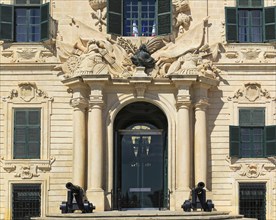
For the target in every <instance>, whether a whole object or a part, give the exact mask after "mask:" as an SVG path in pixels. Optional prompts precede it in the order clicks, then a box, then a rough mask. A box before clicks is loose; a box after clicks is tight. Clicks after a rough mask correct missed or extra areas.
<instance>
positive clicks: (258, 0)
mask: <svg viewBox="0 0 276 220" xmlns="http://www.w3.org/2000/svg"><path fill="white" fill-rule="evenodd" d="M262 6H263V0H238V7H240V8H245V7H246V8H252V7H262Z"/></svg>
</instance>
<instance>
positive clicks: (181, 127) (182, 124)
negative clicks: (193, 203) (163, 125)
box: [172, 77, 196, 210]
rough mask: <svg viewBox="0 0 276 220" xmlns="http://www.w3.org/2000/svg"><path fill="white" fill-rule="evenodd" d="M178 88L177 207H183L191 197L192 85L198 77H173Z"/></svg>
mask: <svg viewBox="0 0 276 220" xmlns="http://www.w3.org/2000/svg"><path fill="white" fill-rule="evenodd" d="M172 80H173V81H174V83H175V85H176V87H177V89H178V93H177V97H176V107H177V126H176V130H177V134H176V164H175V167H176V172H175V187H176V191H175V200H176V201H175V208H176V209H177V210H178V209H179V210H180V209H181V205H182V204H183V201H184V200H183V199H184V198H189V195H190V182H191V178H192V176H191V141H190V132H191V130H192V129H191V128H190V105H191V100H190V86H191V84H192V82H193V81H195V80H196V78H192V77H190V78H188V79H186V78H180V77H176V78H173V79H172Z"/></svg>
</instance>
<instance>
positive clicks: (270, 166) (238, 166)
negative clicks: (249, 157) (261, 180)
mask: <svg viewBox="0 0 276 220" xmlns="http://www.w3.org/2000/svg"><path fill="white" fill-rule="evenodd" d="M226 161H227V162H228V163H229V168H230V169H231V170H232V171H234V172H236V173H237V174H239V175H240V176H244V177H247V178H258V177H260V176H265V175H266V174H267V173H268V172H271V171H273V170H275V168H276V166H275V161H274V163H273V162H272V160H270V161H271V163H269V162H270V161H269V160H268V161H267V162H266V163H265V162H261V163H260V162H239V163H234V164H232V162H231V158H230V157H229V156H227V157H226Z"/></svg>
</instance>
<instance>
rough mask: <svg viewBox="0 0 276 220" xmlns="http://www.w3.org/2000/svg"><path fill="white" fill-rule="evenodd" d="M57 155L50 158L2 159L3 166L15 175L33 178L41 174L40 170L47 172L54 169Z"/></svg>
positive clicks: (0, 161) (22, 177) (0, 160)
mask: <svg viewBox="0 0 276 220" xmlns="http://www.w3.org/2000/svg"><path fill="white" fill-rule="evenodd" d="M55 160H56V158H55V157H50V159H49V160H29V161H28V160H5V159H4V158H3V157H2V158H1V159H0V163H1V164H2V168H3V169H4V170H5V171H6V172H8V173H14V177H19V178H21V179H32V178H33V177H38V176H40V172H43V173H46V172H49V171H50V170H51V169H52V164H53V163H54V162H55Z"/></svg>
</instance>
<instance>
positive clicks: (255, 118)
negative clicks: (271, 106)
mask: <svg viewBox="0 0 276 220" xmlns="http://www.w3.org/2000/svg"><path fill="white" fill-rule="evenodd" d="M250 116H251V119H250V121H251V126H265V110H264V109H252V110H251V113H250Z"/></svg>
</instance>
